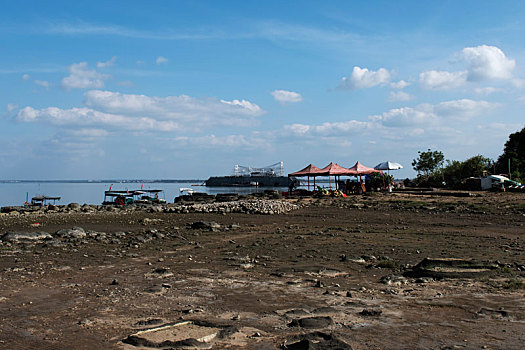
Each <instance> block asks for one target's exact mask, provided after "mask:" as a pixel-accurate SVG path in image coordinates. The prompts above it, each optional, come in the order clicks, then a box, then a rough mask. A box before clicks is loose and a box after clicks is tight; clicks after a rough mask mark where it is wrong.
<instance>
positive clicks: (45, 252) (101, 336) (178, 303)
mask: <svg viewBox="0 0 525 350" xmlns="http://www.w3.org/2000/svg"><path fill="white" fill-rule="evenodd" d="M301 203H303V205H304V206H303V207H302V208H301V209H298V210H295V211H292V212H289V213H287V214H279V215H247V214H227V215H220V214H204V213H202V214H199V213H193V214H192V213H188V214H175V213H147V212H133V213H124V212H114V213H91V214H86V213H70V214H53V215H46V216H40V217H32V216H27V217H18V218H16V220H15V219H13V218H11V217H9V216H1V217H0V235H3V234H4V233H5V232H7V231H10V232H42V231H43V232H48V233H50V234H52V235H53V234H54V232H57V231H58V230H60V229H70V228H72V227H74V226H79V227H82V228H83V229H85V230H86V231H89V230H92V231H96V232H105V233H106V234H107V236H108V237H112V235H114V234H117V233H118V234H117V236H118V239H115V240H111V239H108V241H107V242H106V241H105V242H100V241H96V240H92V241H86V242H82V241H80V242H76V243H75V242H73V243H68V244H64V245H46V244H5V243H3V244H2V245H0V271H1V274H0V348H2V349H126V350H132V349H148V348H152V347H149V346H148V343H145V342H142V343H140V342H139V343H136V342H135V343H134V342H126V341H124V340H126V339H127V338H128V337H130V336H131V335H137V334H138V335H141V336H144V338H147V339H148V340H149V341H150V342H151V343H155V344H156V345H155V346H159V344H161V343H162V342H163V341H171V343H170V342H166V343H164V348H177V346H178V345H177V344H179V345H181V344H182V343H177V342H180V341H186V343H184V344H182V345H184V346H186V347H185V348H213V349H225V348H230V349H279V348H297V349H308V348H328V349H329V348H333V349H336V348H348V349H350V348H353V349H428V348H431V349H454V348H465V349H480V348H488V349H502V348H505V349H521V348H522V346H523V344H524V343H525V296H524V292H525V289H523V278H524V277H525V271H524V269H523V266H524V264H525V259H524V254H523V249H524V247H525V242H524V240H525V226H524V225H525V195H523V194H506V193H484V194H482V195H481V196H480V197H474V198H443V197H439V198H433V197H431V196H408V195H398V194H393V195H379V196H372V197H351V198H346V199H326V200H317V199H313V200H302V201H301ZM145 219H147V220H145ZM35 222H38V223H40V226H39V227H38V228H33V227H32V226H31V224H34V223H35ZM195 222H215V223H217V224H218V225H219V226H215V228H214V229H213V230H211V229H206V225H197V227H202V228H197V229H196V228H192V227H191V224H192V223H195ZM145 223H146V224H145ZM122 232H125V235H122V234H121V233H122ZM152 232H153V233H154V234H152ZM159 233H160V234H159ZM137 237H142V238H141V239H137ZM425 257H432V258H462V259H475V260H478V261H487V262H491V263H495V262H496V261H497V263H496V264H497V265H498V266H499V268H498V269H497V271H495V272H494V273H493V274H491V275H489V276H486V275H484V276H480V277H479V278H475V277H474V278H453V279H447V278H445V279H438V280H437V279H433V278H426V277H421V278H410V277H403V273H404V272H406V271H407V269H409V268H410V266H413V265H416V264H417V263H419V262H420V261H421V260H423V259H424V258H425ZM184 321H190V322H184ZM174 324H177V325H178V326H175V327H172V326H173V325H174ZM162 327H164V328H163V330H162V331H156V330H155V329H156V328H162ZM147 329H151V330H152V331H149V332H146V333H144V332H143V331H144V330H147ZM224 330H228V331H224ZM128 339H129V338H128ZM123 341H124V342H123ZM150 345H151V344H150ZM161 345H162V344H161ZM181 348H184V347H181Z"/></svg>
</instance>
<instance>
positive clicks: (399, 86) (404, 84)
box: [390, 80, 410, 89]
mask: <svg viewBox="0 0 525 350" xmlns="http://www.w3.org/2000/svg"><path fill="white" fill-rule="evenodd" d="M409 85H410V83H409V82H408V81H404V80H400V81H398V82H392V83H390V87H391V88H392V89H404V88H406V87H407V86H409Z"/></svg>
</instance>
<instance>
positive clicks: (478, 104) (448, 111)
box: [434, 99, 500, 121]
mask: <svg viewBox="0 0 525 350" xmlns="http://www.w3.org/2000/svg"><path fill="white" fill-rule="evenodd" d="M499 106H500V104H498V103H493V102H487V101H474V100H469V99H461V100H455V101H446V102H441V103H439V104H437V105H435V106H434V111H435V113H436V114H437V115H439V116H440V117H442V118H449V119H450V118H451V119H454V120H460V121H465V120H469V119H471V118H473V117H475V116H479V115H484V114H486V113H488V112H490V111H491V110H494V109H495V108H497V107H499Z"/></svg>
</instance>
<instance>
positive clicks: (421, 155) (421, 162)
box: [412, 127, 525, 189]
mask: <svg viewBox="0 0 525 350" xmlns="http://www.w3.org/2000/svg"><path fill="white" fill-rule="evenodd" d="M444 159H445V156H444V154H443V153H442V152H440V151H432V150H431V149H428V150H427V151H425V152H421V151H419V152H418V157H417V158H416V159H414V160H413V162H412V167H413V168H414V170H415V171H417V172H418V175H417V177H416V178H415V179H414V183H415V184H416V186H419V187H446V188H453V189H459V188H462V182H463V180H464V179H466V178H469V177H479V176H483V175H484V174H508V162H509V159H510V163H511V174H510V176H511V178H512V179H513V180H516V181H519V182H525V127H524V128H523V129H522V130H521V131H519V132H516V133H514V134H511V135H510V136H509V140H508V141H507V142H506V143H505V148H504V151H503V154H502V155H501V156H499V158H498V160H497V162H494V161H493V160H492V159H490V158H486V157H484V156H482V155H476V156H474V157H471V158H469V159H467V160H464V161H458V160H447V161H446V165H445V166H444V163H445V161H444Z"/></svg>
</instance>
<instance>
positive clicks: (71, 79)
mask: <svg viewBox="0 0 525 350" xmlns="http://www.w3.org/2000/svg"><path fill="white" fill-rule="evenodd" d="M69 72H70V75H69V76H67V77H65V78H64V79H62V87H64V88H65V89H68V90H71V89H99V88H102V87H104V81H105V80H106V79H108V78H109V75H106V74H101V73H99V72H97V71H96V70H90V69H89V68H88V64H87V62H81V63H75V64H72V65H71V66H70V67H69Z"/></svg>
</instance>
